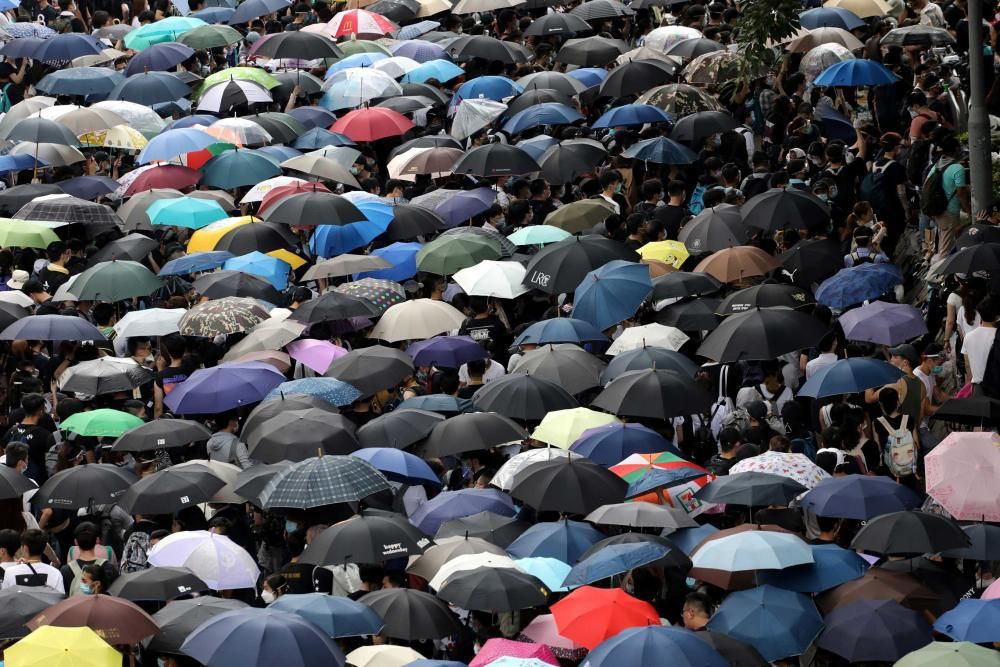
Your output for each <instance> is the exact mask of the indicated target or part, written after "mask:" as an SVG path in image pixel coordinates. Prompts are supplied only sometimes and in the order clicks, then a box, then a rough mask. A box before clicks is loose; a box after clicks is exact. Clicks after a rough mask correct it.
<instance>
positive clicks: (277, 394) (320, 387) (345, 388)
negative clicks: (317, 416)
mask: <svg viewBox="0 0 1000 667" xmlns="http://www.w3.org/2000/svg"><path fill="white" fill-rule="evenodd" d="M288 394H304V395H306V396H313V397H315V398H318V399H320V400H323V401H326V402H327V403H329V404H330V405H336V406H343V405H350V404H351V403H353V402H354V401H356V400H358V399H359V398H361V391H360V390H358V389H355V388H354V386H353V385H350V384H348V383H346V382H343V381H341V380H336V379H334V378H323V377H316V378H303V379H301V380H290V381H288V382H280V383H278V384H277V385H272V387H271V388H270V393H269V394H268V395H267V396H265V397H264V399H265V400H267V399H271V398H281V397H282V396H287V395H288Z"/></svg>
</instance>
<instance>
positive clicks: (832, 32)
mask: <svg viewBox="0 0 1000 667" xmlns="http://www.w3.org/2000/svg"><path fill="white" fill-rule="evenodd" d="M821 44H840V45H841V46H843V47H844V48H846V49H848V50H849V51H854V50H855V49H860V48H863V47H864V44H863V43H862V42H861V40H860V39H858V38H857V37H855V36H854V35H852V34H851V33H849V32H848V31H846V30H844V29H843V28H816V29H815V30H810V31H809V34H807V35H802V36H801V37H798V38H796V39H794V40H792V41H791V42H789V43H788V47H787V48H788V50H789V51H790V52H791V53H806V52H807V51H810V50H812V49H813V48H815V47H817V46H820V45H821Z"/></svg>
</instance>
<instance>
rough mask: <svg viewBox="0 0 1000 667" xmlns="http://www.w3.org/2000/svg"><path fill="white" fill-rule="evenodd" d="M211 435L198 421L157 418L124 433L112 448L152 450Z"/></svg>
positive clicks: (195, 440)
mask: <svg viewBox="0 0 1000 667" xmlns="http://www.w3.org/2000/svg"><path fill="white" fill-rule="evenodd" d="M211 437H212V432H211V431H209V430H208V429H207V428H205V427H204V426H202V425H201V424H199V423H198V422H196V421H190V420H188V419H155V420H153V421H151V422H148V423H146V424H143V425H142V426H136V427H135V428H133V429H129V430H128V431H125V432H124V433H122V434H121V435H120V436H119V437H118V439H117V440H115V444H114V446H113V447H112V448H111V449H113V450H114V451H116V452H151V451H154V450H157V449H169V448H171V447H183V446H184V445H190V444H191V443H193V442H198V441H201V440H208V439H209V438H211Z"/></svg>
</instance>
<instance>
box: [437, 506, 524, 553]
mask: <svg viewBox="0 0 1000 667" xmlns="http://www.w3.org/2000/svg"><path fill="white" fill-rule="evenodd" d="M528 525H529V524H527V523H525V522H523V521H518V520H517V519H514V518H511V517H506V516H503V515H500V514H494V513H493V512H479V513H478V514H473V515H471V516H467V517H462V518H459V519H453V520H451V521H446V522H445V523H444V524H442V525H441V527H440V528H439V529H438V531H437V534H436V535H435V536H434V537H435V539H436V540H441V539H445V538H448V537H461V538H463V539H466V538H468V539H471V538H482V539H483V540H485V541H487V542H489V543H491V544H495V545H496V546H498V547H500V548H501V549H505V548H506V547H507V546H508V545H510V543H511V542H513V541H514V540H516V539H517V538H518V537H519V536H520V535H521V534H522V533H523V532H524V531H525V530H527V528H528Z"/></svg>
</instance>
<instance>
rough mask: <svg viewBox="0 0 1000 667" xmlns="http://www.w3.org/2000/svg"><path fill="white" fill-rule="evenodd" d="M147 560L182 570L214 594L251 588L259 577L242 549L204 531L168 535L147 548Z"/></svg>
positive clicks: (221, 537) (226, 539)
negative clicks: (191, 574)
mask: <svg viewBox="0 0 1000 667" xmlns="http://www.w3.org/2000/svg"><path fill="white" fill-rule="evenodd" d="M148 559H149V562H150V563H152V564H153V565H157V566H161V567H186V568H187V569H189V570H191V571H192V572H193V573H194V574H195V576H197V577H198V578H199V579H201V580H202V581H204V582H205V583H206V584H208V586H209V588H211V589H212V590H214V591H231V590H236V589H238V588H254V587H256V586H257V579H258V578H259V577H260V569H259V568H258V567H257V564H256V563H255V562H254V560H253V557H251V556H250V554H248V553H247V552H246V550H245V549H244V548H243V547H241V546H240V545H238V544H236V543H235V542H233V541H232V540H230V539H229V538H228V537H226V536H225V535H217V534H215V533H210V532H208V531H207V530H189V531H183V532H180V533H174V534H172V535H168V536H167V537H164V538H163V539H162V540H160V541H159V542H157V543H156V545H155V546H154V547H153V548H152V549H150V551H149V555H148Z"/></svg>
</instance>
